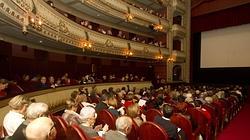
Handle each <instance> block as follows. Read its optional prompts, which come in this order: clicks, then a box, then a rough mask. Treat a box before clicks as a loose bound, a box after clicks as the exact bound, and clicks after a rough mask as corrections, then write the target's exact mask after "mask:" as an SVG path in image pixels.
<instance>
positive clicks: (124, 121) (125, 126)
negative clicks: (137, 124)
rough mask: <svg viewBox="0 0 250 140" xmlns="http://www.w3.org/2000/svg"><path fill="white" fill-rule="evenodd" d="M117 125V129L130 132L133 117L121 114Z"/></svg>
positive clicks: (126, 132)
mask: <svg viewBox="0 0 250 140" xmlns="http://www.w3.org/2000/svg"><path fill="white" fill-rule="evenodd" d="M115 125H116V129H117V130H119V131H121V132H123V133H125V134H129V133H130V131H131V128H132V119H131V118H130V117H128V116H121V117H119V118H117V119H116V122H115Z"/></svg>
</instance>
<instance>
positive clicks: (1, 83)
mask: <svg viewBox="0 0 250 140" xmlns="http://www.w3.org/2000/svg"><path fill="white" fill-rule="evenodd" d="M7 87H8V81H7V80H6V79H0V91H1V90H5V89H6V88H7Z"/></svg>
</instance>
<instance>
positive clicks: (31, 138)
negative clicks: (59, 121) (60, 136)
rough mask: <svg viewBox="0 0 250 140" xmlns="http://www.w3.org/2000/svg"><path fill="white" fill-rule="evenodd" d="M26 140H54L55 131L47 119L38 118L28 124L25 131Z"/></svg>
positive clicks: (50, 121) (51, 122)
mask: <svg viewBox="0 0 250 140" xmlns="http://www.w3.org/2000/svg"><path fill="white" fill-rule="evenodd" d="M25 133H26V139H27V140H54V139H55V138H56V133H57V132H56V129H55V126H54V123H53V121H52V120H51V119H50V118H48V117H39V118H37V119H35V120H33V121H32V122H30V123H29V124H28V126H27V128H26V130H25Z"/></svg>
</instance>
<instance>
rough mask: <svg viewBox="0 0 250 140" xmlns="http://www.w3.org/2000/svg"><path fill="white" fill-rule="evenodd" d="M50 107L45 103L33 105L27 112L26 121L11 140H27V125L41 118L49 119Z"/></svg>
mask: <svg viewBox="0 0 250 140" xmlns="http://www.w3.org/2000/svg"><path fill="white" fill-rule="evenodd" d="M48 111H49V107H48V105H47V104H45V103H31V104H30V105H29V107H28V108H27V111H26V120H25V121H24V122H23V123H22V124H21V125H20V126H19V127H18V128H17V129H16V131H15V132H14V134H13V135H12V136H10V139H11V140H26V137H25V129H26V127H27V125H28V124H29V123H30V122H32V121H33V120H35V119H36V118H39V117H47V115H48Z"/></svg>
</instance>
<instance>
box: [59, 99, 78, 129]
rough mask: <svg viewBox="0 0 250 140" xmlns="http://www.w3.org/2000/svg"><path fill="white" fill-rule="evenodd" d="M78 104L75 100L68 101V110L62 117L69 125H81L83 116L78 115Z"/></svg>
mask: <svg viewBox="0 0 250 140" xmlns="http://www.w3.org/2000/svg"><path fill="white" fill-rule="evenodd" d="M77 107H78V105H77V103H76V102H74V101H73V100H67V101H66V109H65V111H64V113H63V115H62V117H63V119H64V120H65V121H66V122H67V123H68V124H69V125H72V124H78V125H79V124H81V123H82V120H81V116H80V115H79V114H77V113H76V110H77Z"/></svg>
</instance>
